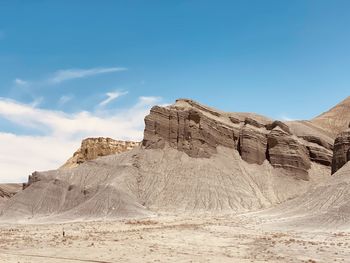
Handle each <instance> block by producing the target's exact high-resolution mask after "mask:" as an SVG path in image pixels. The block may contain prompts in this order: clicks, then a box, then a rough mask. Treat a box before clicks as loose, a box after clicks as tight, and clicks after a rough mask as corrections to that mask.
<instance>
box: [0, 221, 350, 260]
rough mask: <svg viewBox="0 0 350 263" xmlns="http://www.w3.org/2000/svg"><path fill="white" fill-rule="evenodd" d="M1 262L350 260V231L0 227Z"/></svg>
mask: <svg viewBox="0 0 350 263" xmlns="http://www.w3.org/2000/svg"><path fill="white" fill-rule="evenodd" d="M63 229H64V231H65V233H66V237H63V236H62V231H63ZM0 262H4V263H5V262H15V263H18V262H20V263H29V262H45V263H51V262H67V263H69V262H100V263H101V262H105V263H112V262H113V263H114V262H243V263H244V262H350V232H337V231H332V232H318V231H315V230H314V231H310V230H309V231H308V232H306V231H305V232H304V231H302V230H299V231H277V230H276V231H274V230H272V228H271V226H269V227H267V226H266V225H265V226H264V225H262V224H261V223H258V219H256V218H253V216H251V215H250V216H248V215H246V216H234V215H216V216H213V215H202V216H195V217H194V216H192V217H190V216H182V217H179V216H166V215H163V216H159V217H154V218H149V219H139V220H136V219H134V220H122V221H99V222H84V223H82V222H77V223H65V224H40V225H36V224H32V225H1V226H0Z"/></svg>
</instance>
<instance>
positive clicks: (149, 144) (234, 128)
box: [142, 99, 333, 180]
mask: <svg viewBox="0 0 350 263" xmlns="http://www.w3.org/2000/svg"><path fill="white" fill-rule="evenodd" d="M295 127H296V124H295V123H294V124H293V123H292V124H290V125H289V123H283V122H281V121H273V120H270V119H268V118H265V117H263V116H260V115H257V114H251V113H225V112H221V111H218V110H214V109H211V108H209V107H206V106H203V105H200V104H199V103H197V102H194V101H192V100H188V99H180V100H177V102H176V103H175V104H174V105H171V106H168V107H159V106H155V107H153V108H152V109H151V112H150V114H149V115H148V116H147V117H146V118H145V132H144V140H143V142H142V144H143V146H144V147H145V148H146V149H157V148H160V149H162V148H164V147H165V145H169V146H170V147H172V148H175V149H177V150H179V151H183V152H185V153H187V154H188V155H189V156H191V157H194V158H210V157H211V156H212V155H213V154H215V153H216V150H217V147H218V146H224V147H227V148H231V149H233V150H237V151H238V152H239V154H240V155H241V158H242V159H243V160H244V161H246V162H248V163H255V164H262V163H263V162H265V161H268V162H269V163H271V165H272V166H274V167H275V168H281V169H284V170H287V171H289V172H290V174H291V175H294V176H295V177H297V178H300V179H304V180H308V169H309V168H310V166H311V162H316V163H320V164H322V165H325V166H330V164H331V162H332V148H333V145H332V138H331V137H330V136H328V134H327V133H326V132H322V131H320V130H319V129H316V128H313V127H312V126H311V125H309V124H305V123H303V122H299V123H298V127H299V129H297V128H295ZM300 127H302V128H300ZM304 127H307V128H308V129H309V131H306V130H307V129H305V128H304ZM300 130H301V131H303V132H300Z"/></svg>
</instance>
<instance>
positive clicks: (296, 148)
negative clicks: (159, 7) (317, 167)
mask: <svg viewBox="0 0 350 263" xmlns="http://www.w3.org/2000/svg"><path fill="white" fill-rule="evenodd" d="M267 148H268V149H267V151H268V160H269V161H270V163H271V164H272V165H273V166H274V167H276V168H283V169H286V170H290V171H292V172H293V173H295V175H296V177H297V178H300V179H304V180H308V179H309V176H308V171H307V170H308V169H309V168H310V165H311V163H310V159H309V155H308V151H307V149H306V147H305V146H304V145H302V144H300V143H299V142H298V141H297V140H296V139H294V138H293V137H291V136H290V135H289V134H287V133H286V132H284V131H283V130H281V129H273V130H272V131H271V132H270V133H269V135H268V139H267Z"/></svg>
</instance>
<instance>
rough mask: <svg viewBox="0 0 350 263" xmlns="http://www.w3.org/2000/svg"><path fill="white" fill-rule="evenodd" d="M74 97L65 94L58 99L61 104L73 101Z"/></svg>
mask: <svg viewBox="0 0 350 263" xmlns="http://www.w3.org/2000/svg"><path fill="white" fill-rule="evenodd" d="M72 99H73V96H68V95H63V96H61V98H60V99H59V100H58V104H59V105H60V106H62V105H64V104H66V103H67V102H69V101H71V100H72Z"/></svg>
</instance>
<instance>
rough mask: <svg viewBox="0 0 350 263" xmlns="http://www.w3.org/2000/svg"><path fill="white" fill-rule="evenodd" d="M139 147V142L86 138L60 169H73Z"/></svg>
mask: <svg viewBox="0 0 350 263" xmlns="http://www.w3.org/2000/svg"><path fill="white" fill-rule="evenodd" d="M139 145H140V143H139V142H131V141H118V140H113V139H111V138H102V137H99V138H87V139H84V140H83V141H82V143H81V147H80V148H79V149H78V150H77V151H76V152H75V153H74V155H73V157H71V158H70V159H69V160H68V161H67V162H66V163H65V164H64V165H63V166H62V167H61V168H63V169H67V168H74V167H77V166H78V165H79V164H82V163H84V162H85V161H89V160H94V159H96V158H98V157H102V156H106V155H111V154H117V153H121V152H125V151H129V150H131V149H133V148H135V147H138V146H139Z"/></svg>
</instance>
